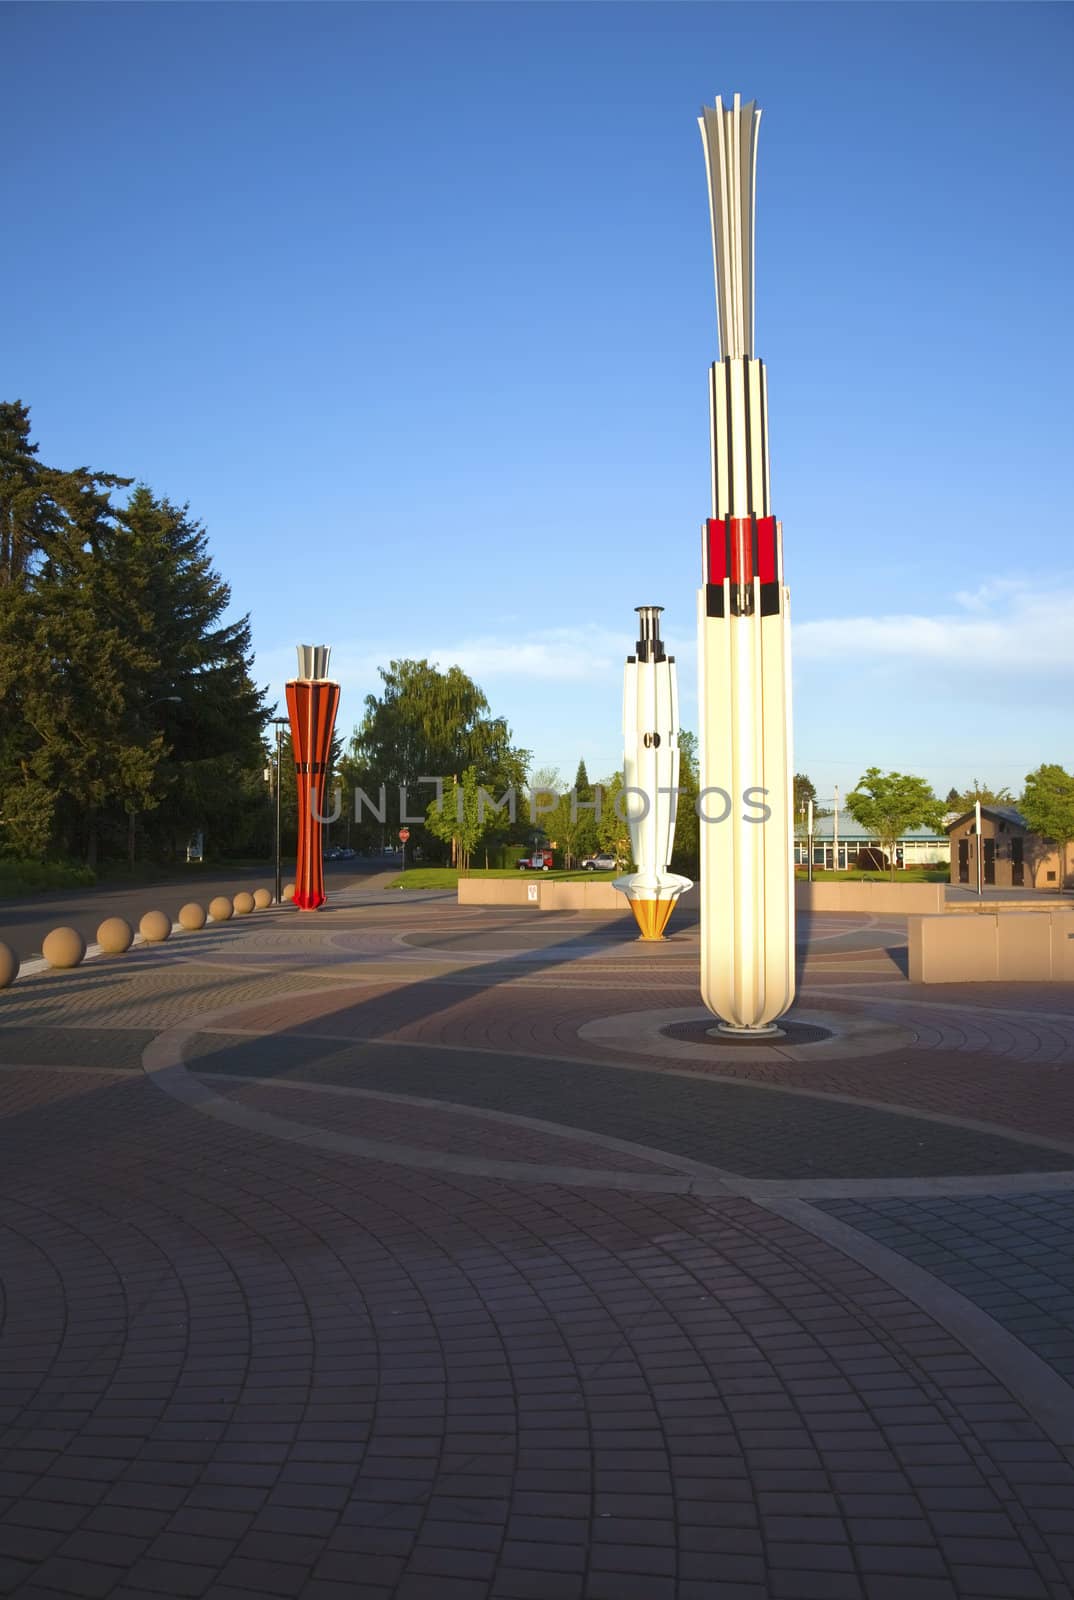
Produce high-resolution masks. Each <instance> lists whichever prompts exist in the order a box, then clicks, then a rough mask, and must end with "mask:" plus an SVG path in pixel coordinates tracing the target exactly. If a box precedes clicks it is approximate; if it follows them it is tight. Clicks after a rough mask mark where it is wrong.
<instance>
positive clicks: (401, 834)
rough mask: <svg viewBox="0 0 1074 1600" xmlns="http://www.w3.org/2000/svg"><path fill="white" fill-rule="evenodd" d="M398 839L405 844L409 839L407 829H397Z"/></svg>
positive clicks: (408, 830)
mask: <svg viewBox="0 0 1074 1600" xmlns="http://www.w3.org/2000/svg"><path fill="white" fill-rule="evenodd" d="M399 837H400V839H402V841H403V843H404V844H406V842H407V840H408V839H409V838H410V829H409V828H400V829H399Z"/></svg>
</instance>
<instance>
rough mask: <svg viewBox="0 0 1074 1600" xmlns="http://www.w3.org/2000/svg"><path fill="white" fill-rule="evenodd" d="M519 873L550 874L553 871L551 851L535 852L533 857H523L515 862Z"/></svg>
mask: <svg viewBox="0 0 1074 1600" xmlns="http://www.w3.org/2000/svg"><path fill="white" fill-rule="evenodd" d="M515 866H516V867H517V868H518V870H519V872H550V871H551V869H552V852H551V850H535V851H534V852H533V854H532V855H531V856H522V857H521V858H520V859H519V860H518V861H516V862H515Z"/></svg>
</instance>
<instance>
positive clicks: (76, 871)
mask: <svg viewBox="0 0 1074 1600" xmlns="http://www.w3.org/2000/svg"><path fill="white" fill-rule="evenodd" d="M96 882H97V874H96V873H95V872H94V870H93V868H92V867H79V866H75V865H74V863H73V862H70V861H25V860H21V859H19V858H18V857H14V856H6V857H0V895H14V894H40V893H41V891H42V890H44V889H92V888H93V885H94V884H95V883H96Z"/></svg>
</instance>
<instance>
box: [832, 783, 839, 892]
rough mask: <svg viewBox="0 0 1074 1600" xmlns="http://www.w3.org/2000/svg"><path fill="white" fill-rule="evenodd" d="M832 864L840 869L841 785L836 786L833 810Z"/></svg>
mask: <svg viewBox="0 0 1074 1600" xmlns="http://www.w3.org/2000/svg"><path fill="white" fill-rule="evenodd" d="M832 866H833V867H834V868H835V869H836V871H838V870H839V785H838V784H836V786H835V810H834V811H833V812H832Z"/></svg>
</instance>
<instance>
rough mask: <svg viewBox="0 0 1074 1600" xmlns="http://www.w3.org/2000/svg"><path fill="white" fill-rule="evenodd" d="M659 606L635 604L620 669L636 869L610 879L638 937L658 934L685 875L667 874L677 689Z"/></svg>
mask: <svg viewBox="0 0 1074 1600" xmlns="http://www.w3.org/2000/svg"><path fill="white" fill-rule="evenodd" d="M663 609H664V608H663V606H638V607H637V612H638V617H639V619H640V620H639V626H638V632H639V633H640V635H641V637H640V639H639V640H638V643H637V653H636V654H635V655H632V656H627V660H626V667H625V668H624V671H623V782H624V784H625V787H626V793H627V801H626V813H627V823H628V825H629V827H630V844H631V848H632V850H633V852H634V861H635V864H636V866H637V869H638V870H637V871H636V872H634V873H632V874H631V875H630V876H629V877H625V878H616V880H615V887H616V888H617V889H621V890H622V891H623V893H624V894H625V895H626V897H627V899H628V900H629V901H630V908H631V910H632V911H633V913H634V916H635V918H636V920H637V924H638V927H639V928H640V929H641V936H642V938H643V939H662V938H663V937H664V929H665V928H666V927H667V924H668V918H669V917H670V916H671V913H672V911H673V910H674V907H675V902H676V900H677V899H678V898H679V896H680V894H681V893H682V891H683V890H684V889H689V888H692V884H691V882H690V879H689V878H681V877H679V875H678V873H675V872H671V871H670V870H669V868H668V862H669V861H670V860H671V851H672V846H673V844H674V842H675V813H676V799H677V795H676V790H677V788H678V783H679V688H678V683H677V682H676V678H675V657H674V656H669V655H667V654H666V652H665V650H664V642H663V640H662V639H661V637H660V613H661V611H663Z"/></svg>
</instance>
